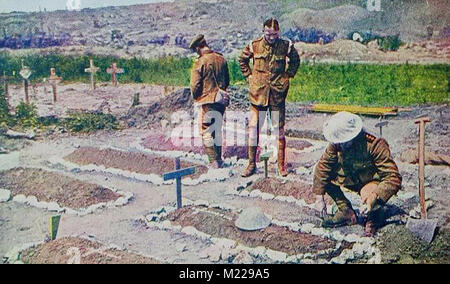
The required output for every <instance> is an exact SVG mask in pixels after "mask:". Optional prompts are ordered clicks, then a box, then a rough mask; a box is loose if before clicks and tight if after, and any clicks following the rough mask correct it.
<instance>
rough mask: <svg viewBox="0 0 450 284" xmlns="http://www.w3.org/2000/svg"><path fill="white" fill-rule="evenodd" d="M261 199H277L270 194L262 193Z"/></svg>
mask: <svg viewBox="0 0 450 284" xmlns="http://www.w3.org/2000/svg"><path fill="white" fill-rule="evenodd" d="M261 198H262V200H272V199H274V198H275V196H274V195H273V194H270V193H262V194H261Z"/></svg>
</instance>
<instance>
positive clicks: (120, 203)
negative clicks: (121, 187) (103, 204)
mask: <svg viewBox="0 0 450 284" xmlns="http://www.w3.org/2000/svg"><path fill="white" fill-rule="evenodd" d="M127 203H128V201H127V200H126V199H125V198H124V197H119V198H117V200H116V201H115V202H114V205H116V206H123V205H125V204H127Z"/></svg>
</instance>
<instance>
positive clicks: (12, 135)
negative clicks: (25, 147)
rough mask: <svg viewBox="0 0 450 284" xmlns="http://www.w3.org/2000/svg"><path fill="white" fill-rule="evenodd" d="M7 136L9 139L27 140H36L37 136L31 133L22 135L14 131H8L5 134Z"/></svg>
mask: <svg viewBox="0 0 450 284" xmlns="http://www.w3.org/2000/svg"><path fill="white" fill-rule="evenodd" d="M4 135H5V136H7V137H9V138H17V139H20V138H25V139H30V140H32V139H34V137H35V136H36V135H35V134H34V133H33V132H30V133H21V132H16V131H13V130H8V131H6V133H5V134H4Z"/></svg>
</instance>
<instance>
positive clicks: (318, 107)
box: [312, 104, 398, 115]
mask: <svg viewBox="0 0 450 284" xmlns="http://www.w3.org/2000/svg"><path fill="white" fill-rule="evenodd" d="M312 109H313V111H316V112H340V111H348V112H351V113H357V114H367V115H397V113H398V108H396V107H364V106H354V105H329V104H315V105H313V107H312Z"/></svg>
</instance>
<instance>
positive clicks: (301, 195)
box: [250, 178, 332, 204]
mask: <svg viewBox="0 0 450 284" xmlns="http://www.w3.org/2000/svg"><path fill="white" fill-rule="evenodd" d="M256 189H258V190H259V191H261V192H264V193H270V194H273V195H275V196H292V197H294V198H295V199H303V200H305V202H306V203H307V204H313V203H315V202H316V201H317V195H316V194H314V193H313V190H312V185H309V184H304V183H302V182H300V181H290V180H288V181H286V180H281V179H277V178H267V179H266V178H261V179H258V180H257V181H255V183H253V185H252V186H251V187H250V190H256ZM326 198H327V203H329V204H331V203H332V200H331V199H329V198H328V196H327V197H326Z"/></svg>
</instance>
